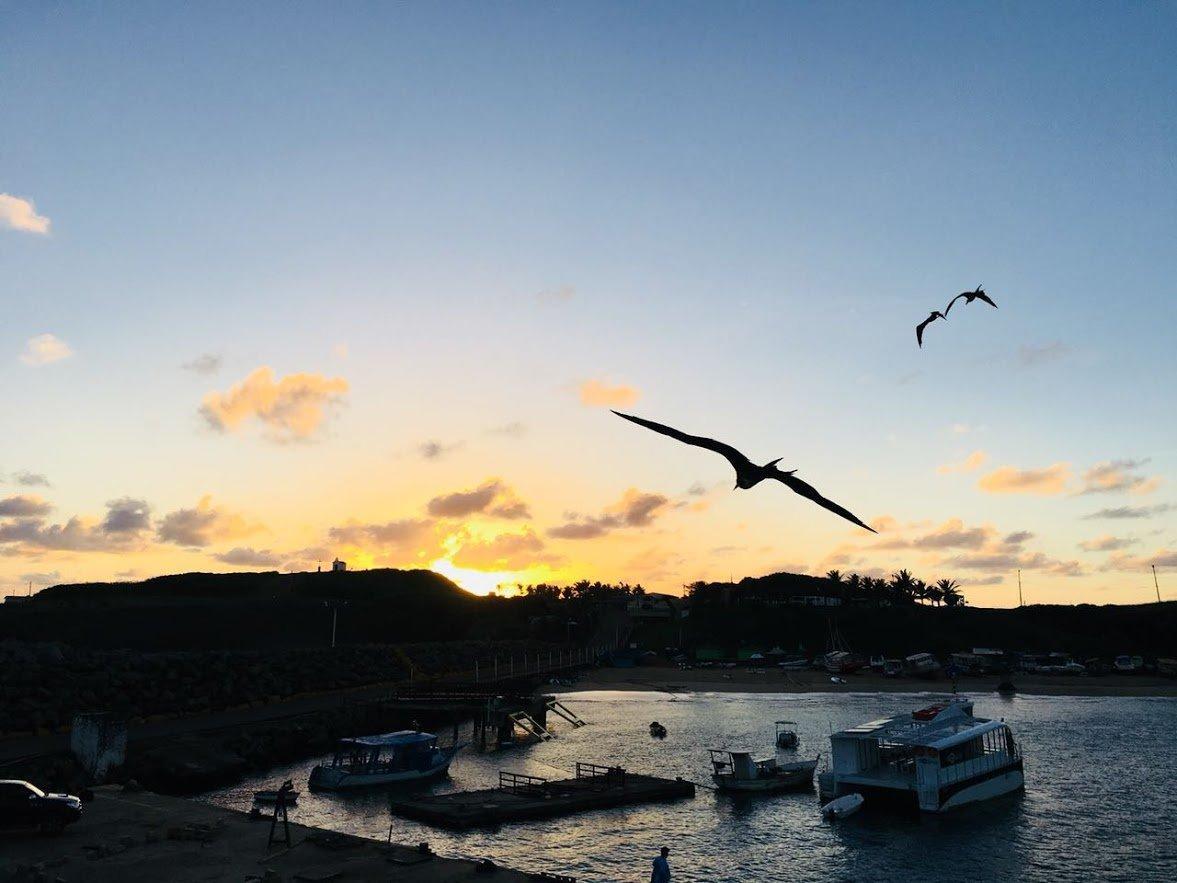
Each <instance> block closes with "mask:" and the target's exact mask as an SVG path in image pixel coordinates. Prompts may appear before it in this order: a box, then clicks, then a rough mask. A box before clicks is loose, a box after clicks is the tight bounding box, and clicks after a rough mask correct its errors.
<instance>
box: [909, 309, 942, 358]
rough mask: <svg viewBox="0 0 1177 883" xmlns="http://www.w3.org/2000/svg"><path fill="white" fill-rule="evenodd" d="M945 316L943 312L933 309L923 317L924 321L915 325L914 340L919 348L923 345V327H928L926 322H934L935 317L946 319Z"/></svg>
mask: <svg viewBox="0 0 1177 883" xmlns="http://www.w3.org/2000/svg"><path fill="white" fill-rule="evenodd" d="M947 318H948V317H947V316H945V315H944V314H943V313H941V312H940V311H939V310H933V311H932V313H931V314H930V315H929V316H928V318H926V319H924V321H922V322H920V324H918V325H916V326H915V342H916V343H918V344H919V345H920V348H921V349H923V346H924V329H925V328H927V327H928V323H929V322H935V321H936V320H937V319H947Z"/></svg>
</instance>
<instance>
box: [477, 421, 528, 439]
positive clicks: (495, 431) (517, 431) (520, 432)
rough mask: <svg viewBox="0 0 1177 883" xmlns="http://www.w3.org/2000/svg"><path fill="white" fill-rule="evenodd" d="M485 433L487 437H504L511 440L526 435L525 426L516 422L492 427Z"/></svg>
mask: <svg viewBox="0 0 1177 883" xmlns="http://www.w3.org/2000/svg"><path fill="white" fill-rule="evenodd" d="M486 432H487V434H488V435H506V436H509V437H511V438H520V437H522V436H524V435H526V434H527V426H526V424H523V423H520V422H519V421H518V420H516V421H513V422H511V423H504V424H503V425H502V426H492V427H491V428H490V429H488V430H487V431H486Z"/></svg>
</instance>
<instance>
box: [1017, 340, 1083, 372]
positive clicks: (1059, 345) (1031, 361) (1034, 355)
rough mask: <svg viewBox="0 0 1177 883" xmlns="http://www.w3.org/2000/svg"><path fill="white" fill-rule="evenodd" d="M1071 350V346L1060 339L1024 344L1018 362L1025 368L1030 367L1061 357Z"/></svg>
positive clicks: (1019, 351)
mask: <svg viewBox="0 0 1177 883" xmlns="http://www.w3.org/2000/svg"><path fill="white" fill-rule="evenodd" d="M1070 351H1071V348H1070V347H1069V346H1067V345H1066V344H1065V343H1063V342H1062V341H1058V340H1056V341H1054V342H1052V343H1044V344H1023V345H1022V347H1021V348H1020V349H1019V350H1018V362H1019V363H1021V365H1022V367H1023V368H1030V367H1033V366H1034V365H1043V364H1045V363H1047V362H1053V361H1055V360H1056V359H1061V358H1062V357H1063V356H1065V355H1066V354H1067V353H1069V352H1070Z"/></svg>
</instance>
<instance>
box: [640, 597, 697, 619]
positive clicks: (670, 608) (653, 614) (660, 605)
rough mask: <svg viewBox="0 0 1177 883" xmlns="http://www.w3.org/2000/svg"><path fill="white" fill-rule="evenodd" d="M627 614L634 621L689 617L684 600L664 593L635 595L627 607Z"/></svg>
mask: <svg viewBox="0 0 1177 883" xmlns="http://www.w3.org/2000/svg"><path fill="white" fill-rule="evenodd" d="M626 612H627V613H628V614H629V615H630V616H631V617H632V618H634V619H670V620H673V619H680V618H682V617H684V616H686V615H687V605H686V600H685V599H684V598H680V597H678V596H677V595H667V594H664V593H662V592H646V593H645V594H644V595H634V596H632V597H631V598H630V599H629V603H628V604H627V605H626Z"/></svg>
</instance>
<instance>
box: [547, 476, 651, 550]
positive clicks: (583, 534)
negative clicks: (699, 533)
mask: <svg viewBox="0 0 1177 883" xmlns="http://www.w3.org/2000/svg"><path fill="white" fill-rule="evenodd" d="M669 504H670V499H669V498H668V497H664V496H663V495H662V494H650V493H644V492H642V491H639V490H638V489H637V488H629V489H628V490H627V491H626V492H625V493H624V494H622V495H621V499H620V500H618V501H617V502H616V503H614V504H613V505H611V506H608V507H607V508H606V509H605V511H604V512H602V513H601V514H600V515H592V516H583V517H582V516H577V515H570V516H569V517H568V520H567V521H566V522H565V523H564V524H561V525H558V526H557V527H553V528H551V529H549V530H548V536H550V537H555V538H556V539H561V540H590V539H594V538H596V537H599V536H604V535H605V534H607V533H609V532H610V531H613V530H617V529H619V528H626V527H646V526H648V525H650V524H652V523H653V522H654V519H655V518H657V517H658V516H659V515H660V514H662V513H663V512H664V511H665V510H666V508H667V507H668V506H669Z"/></svg>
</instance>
